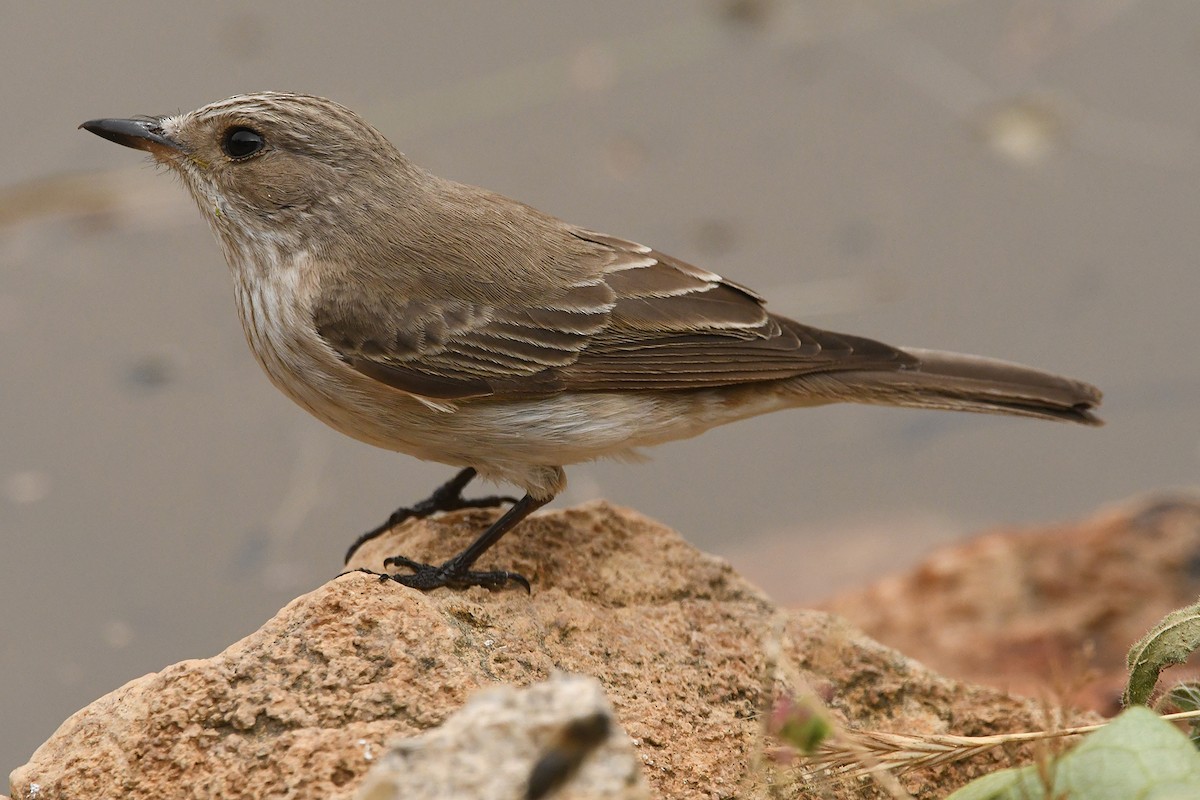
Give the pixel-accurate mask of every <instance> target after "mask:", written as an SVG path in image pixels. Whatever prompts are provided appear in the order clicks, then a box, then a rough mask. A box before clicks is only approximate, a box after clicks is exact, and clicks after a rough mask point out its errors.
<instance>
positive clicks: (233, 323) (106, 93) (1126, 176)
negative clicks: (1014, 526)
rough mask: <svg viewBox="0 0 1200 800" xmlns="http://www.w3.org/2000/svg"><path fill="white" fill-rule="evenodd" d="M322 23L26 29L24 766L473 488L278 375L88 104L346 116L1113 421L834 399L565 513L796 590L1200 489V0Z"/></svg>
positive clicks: (207, 244) (852, 327)
mask: <svg viewBox="0 0 1200 800" xmlns="http://www.w3.org/2000/svg"><path fill="white" fill-rule="evenodd" d="M312 6H313V8H314V9H315V10H312V11H306V10H304V7H303V6H301V5H298V4H294V3H288V2H283V0H260V2H256V3H253V4H247V3H232V2H212V3H190V4H177V5H175V4H172V5H171V6H170V7H167V6H166V5H165V4H163V3H160V2H148V1H144V0H137V1H136V2H125V3H121V4H82V3H79V4H77V3H62V2H42V3H21V4H16V3H13V4H8V5H6V6H5V8H4V10H3V12H2V14H3V19H2V22H3V24H0V64H2V65H3V69H4V74H5V80H4V81H3V82H0V105H2V107H3V110H4V112H3V114H0V154H2V155H0V159H2V160H0V164H3V170H2V171H0V548H2V549H0V570H2V571H3V578H2V580H0V719H3V720H4V724H3V726H0V774H6V773H7V771H8V770H9V769H11V768H12V767H14V766H16V765H18V764H20V763H23V762H24V761H25V760H26V759H27V757H28V755H29V754H30V753H31V752H32V750H33V749H34V748H35V747H36V746H37V745H38V744H39V743H40V742H41V741H43V740H44V739H45V738H46V737H47V736H48V735H49V734H50V733H51V732H52V731H53V730H54V728H55V727H56V726H57V724H58V723H59V722H60V721H62V720H63V719H64V718H65V717H66V716H68V715H69V714H71V713H72V712H74V711H75V710H76V709H78V708H80V707H82V706H83V705H85V704H86V703H88V702H90V701H91V700H93V699H94V698H96V697H98V696H99V695H101V694H103V693H105V692H108V691H110V690H112V689H114V688H116V687H117V686H119V685H120V684H122V683H124V682H125V681H127V680H130V679H132V678H135V677H137V676H139V675H141V674H143V673H145V672H148V671H152V670H158V669H161V668H163V667H164V666H166V665H168V664H171V663H173V662H175V661H178V660H180V659H183V658H191V657H205V656H209V655H212V654H214V653H216V652H218V651H220V650H221V649H223V648H224V647H225V646H227V645H228V644H230V643H231V642H232V641H234V640H235V639H237V638H239V637H241V636H244V635H246V634H248V633H250V632H251V631H253V630H254V629H256V628H257V627H258V626H259V625H260V624H261V623H262V622H263V621H264V620H265V619H266V618H268V617H269V616H270V615H271V614H273V613H274V612H275V611H276V610H277V609H278V608H279V607H280V606H282V605H283V604H284V603H286V602H287V601H288V600H290V599H291V598H293V597H294V596H296V595H298V594H300V593H302V592H305V591H308V590H310V589H312V588H313V587H315V586H317V585H319V584H320V583H322V582H323V581H325V580H327V579H329V578H330V577H331V576H333V575H334V574H336V573H337V572H338V570H339V567H340V565H341V555H342V553H343V552H344V549H345V547H346V545H347V544H348V543H349V542H350V541H351V540H352V539H353V538H354V536H356V535H357V534H358V533H360V532H361V531H362V530H365V529H366V528H368V527H371V526H373V525H375V524H376V523H377V522H379V521H381V520H382V519H383V518H384V517H385V516H386V515H387V514H388V513H389V512H390V511H391V510H392V509H393V508H394V507H395V506H397V505H399V504H401V503H402V502H404V501H409V500H416V499H418V498H421V497H424V496H426V495H427V494H428V492H429V491H430V490H431V489H432V488H433V487H434V486H435V485H437V484H439V483H440V482H442V481H443V480H445V479H446V478H447V477H449V475H450V474H451V470H449V469H447V468H445V467H442V466H438V465H427V464H422V463H419V462H417V461H415V460H413V459H411V458H407V457H404V456H399V455H395V454H391V453H387V452H382V451H376V450H372V449H371V448H369V447H367V446H365V445H361V444H358V443H356V442H353V441H350V440H348V439H343V438H340V437H339V435H338V434H336V433H334V432H333V431H331V430H328V429H326V428H325V427H323V426H322V425H321V424H320V423H318V422H317V421H315V420H314V419H312V418H310V417H308V416H307V415H306V414H305V413H304V412H303V411H301V410H300V409H299V408H298V407H296V406H293V405H292V404H291V403H290V402H289V401H288V400H287V399H285V398H284V397H283V396H282V395H280V394H279V393H278V392H276V390H275V389H274V388H273V387H271V385H270V384H269V383H268V382H267V380H266V378H265V377H264V376H263V375H262V374H260V371H259V368H258V366H257V365H256V364H255V362H254V360H253V359H252V357H251V355H250V353H249V351H248V349H247V347H246V345H245V342H244V341H243V337H242V332H241V328H240V326H239V324H238V321H237V316H236V313H235V310H234V305H233V299H232V291H231V287H230V279H229V276H228V274H227V270H226V267H225V265H224V263H223V261H222V259H221V256H220V253H219V251H218V249H217V246H216V244H215V242H214V241H212V239H211V237H210V234H209V231H208V229H207V227H206V226H205V225H204V223H203V222H202V220H201V218H200V216H199V214H198V213H197V212H196V210H195V209H194V208H193V207H192V205H191V201H190V200H189V199H188V198H187V196H186V195H185V193H184V191H183V190H182V188H181V187H179V186H178V185H176V184H175V182H174V181H173V180H172V179H171V178H169V177H167V176H164V175H161V174H156V171H155V170H154V168H153V167H151V166H150V165H149V164H148V163H146V162H145V161H144V160H143V158H142V157H141V156H140V154H138V153H135V152H133V151H130V150H125V149H122V148H119V147H116V146H114V145H112V144H110V143H107V142H104V141H102V140H100V139H98V138H96V137H94V136H91V135H89V134H87V133H84V132H82V131H78V130H76V126H77V125H78V124H79V123H80V122H82V121H83V120H87V119H92V118H95V117H105V116H117V117H120V116H131V115H136V114H154V113H168V112H175V111H180V110H189V109H192V108H195V107H197V106H200V105H202V104H204V103H207V102H211V101H214V100H217V99H220V98H224V97H226V96H228V95H231V94H235V93H239V92H244V91H253V90H262V89H290V90H297V91H305V92H311V93H316V94H322V95H326V96H329V97H332V98H334V99H336V100H338V101H340V102H342V103H344V104H346V105H348V106H350V107H351V108H354V109H355V110H357V111H358V112H360V113H361V114H362V115H363V116H365V117H366V118H367V119H368V120H370V121H371V122H372V123H374V124H375V126H376V127H378V128H379V129H380V130H382V131H383V132H384V133H385V134H386V135H388V136H389V137H390V138H391V139H392V140H393V141H395V142H396V143H397V145H398V146H399V147H400V148H401V149H402V150H404V151H405V152H406V153H407V154H408V155H409V156H410V157H411V158H413V159H414V160H415V161H416V162H418V163H419V164H422V165H424V166H426V167H428V168H430V169H432V170H433V171H435V172H437V173H439V174H441V175H444V176H447V177H451V178H455V179H458V180H462V181H466V182H469V183H476V184H480V185H483V186H487V187H489V188H492V189H495V190H498V191H500V192H502V193H505V194H508V195H510V196H513V197H517V198H519V199H521V200H524V201H526V202H529V203H531V204H533V205H535V206H538V207H540V208H542V209H544V210H546V211H549V212H551V213H554V214H557V215H558V216H561V217H564V218H566V219H568V220H570V221H572V222H577V223H580V224H583V225H586V226H589V227H592V228H595V229H597V230H601V231H606V232H610V233H613V234H615V235H619V236H623V237H627V238H631V239H634V240H636V241H640V242H645V243H647V244H651V245H653V246H655V247H657V248H659V249H662V250H665V251H666V252H669V253H671V254H673V255H676V256H678V257H680V258H683V259H685V260H688V261H692V262H693V263H696V264H698V265H701V266H703V267H705V268H707V269H711V270H714V271H716V272H720V273H722V274H724V275H726V276H728V277H730V278H732V279H734V280H737V281H739V282H742V283H745V284H748V285H750V286H752V287H754V288H756V289H758V290H759V291H760V292H762V293H764V294H766V295H767V296H768V297H769V298H770V300H771V307H772V308H773V309H774V310H776V311H779V312H781V313H784V314H787V315H789V316H793V317H797V318H800V319H802V320H804V321H806V322H809V323H812V324H815V325H819V326H822V327H827V328H831V329H834V330H844V331H847V332H853V333H858V334H863V335H868V336H872V337H876V338H881V339H884V340H885V341H889V342H892V343H896V344H909V345H916V346H923V347H935V348H944V349H955V350H962V351H968V352H974V353H981V354H987V355H992V356H997V357H1003V358H1007V359H1012V360H1018V361H1023V362H1027V363H1030V364H1034V365H1037V366H1041V367H1044V368H1047V369H1051V370H1056V371H1061V372H1065V373H1068V374H1071V375H1074V376H1077V377H1081V378H1085V379H1087V380H1090V381H1093V382H1095V383H1096V384H1098V385H1099V386H1101V387H1102V388H1103V389H1104V390H1105V391H1106V393H1107V396H1106V403H1105V406H1104V408H1103V415H1104V416H1105V417H1106V419H1107V420H1108V422H1109V424H1108V427H1106V428H1103V429H1100V430H1091V429H1085V428H1082V427H1075V426H1066V425H1052V424H1048V423H1037V422H1032V421H1029V420H1018V419H1006V418H991V417H981V416H974V415H952V414H935V413H930V412H916V411H900V410H890V409H877V408H861V407H836V408H825V409H818V410H813V411H805V412H793V413H784V414H776V415H771V416H768V417H764V418H760V419H756V420H751V421H748V422H743V423H739V424H737V425H733V426H729V427H726V428H724V429H720V430H716V431H713V432H710V433H709V434H707V435H705V436H703V437H701V438H699V439H696V440H692V441H688V442H680V443H676V444H671V445H667V446H664V447H660V448H658V449H656V450H655V451H654V452H653V454H652V455H653V457H654V461H653V463H651V464H643V465H632V466H631V465H624V464H612V463H604V464H594V465H582V466H578V467H575V468H573V469H570V470H569V471H568V475H569V478H570V481H571V484H570V488H569V490H568V491H567V493H566V494H565V495H564V496H563V497H561V498H560V499H559V500H558V501H557V502H556V503H555V506H557V507H561V506H564V505H567V504H571V503H576V502H580V501H582V500H585V499H588V498H593V497H607V498H609V499H611V500H613V501H614V502H616V503H619V504H622V505H627V506H632V507H634V508H637V509H639V510H641V511H643V512H645V513H647V514H649V515H651V516H653V517H656V518H658V519H660V520H662V521H664V522H665V523H667V524H669V525H671V526H673V527H675V528H676V529H678V530H679V531H681V532H682V533H683V534H684V535H685V536H687V537H688V539H689V540H690V541H692V542H694V543H695V544H696V545H698V546H700V547H702V548H704V549H706V550H709V551H712V552H715V553H717V554H719V555H721V556H724V557H726V558H728V559H730V560H731V561H733V562H734V564H735V565H737V566H738V567H739V568H740V569H742V570H743V571H744V572H745V573H746V574H748V575H749V576H750V577H752V578H753V579H755V580H757V581H759V582H760V583H762V584H763V585H764V586H765V587H766V588H767V589H768V590H769V591H771V592H772V593H773V594H774V595H775V596H776V597H777V598H779V599H780V600H782V601H784V602H788V603H803V602H811V601H815V600H817V599H820V598H821V597H823V596H826V595H827V594H829V593H830V592H832V591H834V590H836V589H838V588H840V587H844V586H847V585H853V584H856V583H861V582H862V581H864V580H867V579H869V578H871V577H873V576H876V575H879V574H881V573H882V572H884V571H885V570H889V569H900V568H903V567H904V566H906V565H907V564H910V563H912V562H914V561H915V560H917V559H918V558H919V557H920V556H921V554H922V553H924V552H926V551H927V550H928V549H929V548H930V547H931V546H932V545H934V544H937V543H941V542H946V541H949V540H952V539H954V538H956V537H962V536H966V535H968V534H970V533H971V532H974V531H977V530H979V529H981V528H985V527H987V526H990V525H994V524H998V523H1033V522H1037V521H1050V520H1058V519H1064V518H1070V517H1075V516H1079V515H1085V514H1088V513H1090V512H1091V511H1092V510H1093V509H1095V508H1096V507H1098V506H1101V505H1104V504H1106V503H1109V502H1113V501H1116V500H1119V499H1121V498H1124V497H1127V496H1129V495H1131V494H1135V493H1138V492H1143V491H1146V490H1152V489H1160V488H1168V487H1173V486H1188V485H1195V484H1196V483H1197V468H1198V467H1200V414H1198V413H1197V402H1198V401H1200V364H1198V362H1197V357H1196V349H1197V339H1200V322H1198V319H1200V317H1198V314H1197V311H1196V303H1197V298H1200V271H1198V270H1197V268H1196V261H1197V252H1198V251H1200V225H1198V224H1197V221H1196V214H1197V211H1198V210H1200V180H1198V178H1200V136H1198V133H1200V103H1198V102H1197V97H1196V80H1195V76H1196V75H1197V74H1198V73H1200V5H1198V4H1195V3H1187V2H1158V3H1150V2H1132V1H1131V0H1075V1H1074V2H1071V1H1068V0H1064V1H1063V2H1056V3H1044V2H1033V0H1003V1H1001V2H990V3H982V2H933V1H932V0H927V1H925V2H918V1H917V0H862V1H861V2H853V1H852V0H826V1H825V2H799V1H790V0H774V1H772V0H758V1H757V2H756V1H755V0H740V1H739V0H724V1H722V0H659V2H655V3H646V2H643V1H642V0H606V2H604V3H588V2H581V1H580V2H564V0H521V1H514V2H505V3H493V2H485V1H484V0H479V1H478V2H465V1H463V0H442V2H438V3H414V2H390V1H389V2H384V1H383V0H380V2H375V3H342V4H338V5H337V6H336V7H335V6H332V5H331V6H325V5H323V4H312ZM480 488H481V489H487V487H486V486H482V487H480ZM506 490H507V489H506ZM535 591H536V589H535Z"/></svg>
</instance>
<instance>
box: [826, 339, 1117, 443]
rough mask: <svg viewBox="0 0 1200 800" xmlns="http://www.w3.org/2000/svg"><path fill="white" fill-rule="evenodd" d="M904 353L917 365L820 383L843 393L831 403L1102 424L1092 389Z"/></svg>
mask: <svg viewBox="0 0 1200 800" xmlns="http://www.w3.org/2000/svg"><path fill="white" fill-rule="evenodd" d="M903 350H904V352H906V353H908V354H909V355H911V356H913V357H914V358H915V359H916V360H917V362H918V363H916V364H914V365H911V366H907V367H904V368H901V369H897V370H887V371H885V370H864V371H862V372H856V371H847V372H841V373H827V374H826V375H825V376H823V377H824V378H827V379H829V380H831V381H834V382H836V383H839V384H842V385H843V387H844V389H843V390H842V391H838V390H834V392H835V393H836V394H839V395H842V396H840V397H836V398H833V399H840V400H851V401H856V402H861V403H880V404H885V405H898V406H908V407H912V408H936V409H945V410H950V411H974V412H978V413H984V414H1014V415H1017V416H1025V417H1039V418H1042V419H1057V420H1063V421H1067V422H1078V423H1081V424H1084V425H1103V424H1104V422H1103V421H1102V420H1101V419H1100V418H1099V417H1097V416H1096V415H1095V414H1093V413H1092V411H1093V409H1095V408H1096V407H1097V406H1098V405H1099V404H1100V398H1101V393H1100V390H1099V389H1097V388H1096V387H1095V386H1092V385H1091V384H1087V383H1084V382H1082V381H1077V380H1073V379H1071V378H1065V377H1063V376H1061V375H1054V374H1052V373H1049V372H1043V371H1042V370H1037V369H1033V368H1031V367H1025V366H1022V365H1020V364H1013V363H1011V362H1008V361H1000V360H997V359H992V358H983V357H981V356H971V355H964V354H961V353H946V352H941V351H938V350H920V349H917V348H911V347H906V348H903ZM813 377H815V376H813ZM808 388H809V389H810V390H811V389H815V388H816V387H813V386H811V385H810V386H809V387H808ZM829 388H831V387H828V388H827V390H828V389H829ZM843 391H845V393H844V394H843Z"/></svg>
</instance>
